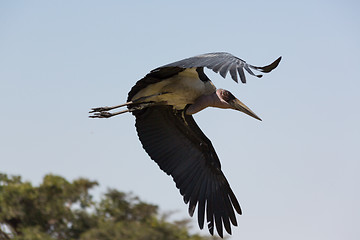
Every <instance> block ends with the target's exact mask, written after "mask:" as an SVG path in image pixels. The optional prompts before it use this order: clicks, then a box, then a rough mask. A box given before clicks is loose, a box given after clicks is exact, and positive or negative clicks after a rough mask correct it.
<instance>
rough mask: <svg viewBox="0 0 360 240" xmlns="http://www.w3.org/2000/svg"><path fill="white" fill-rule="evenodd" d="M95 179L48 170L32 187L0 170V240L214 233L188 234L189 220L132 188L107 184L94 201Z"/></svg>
mask: <svg viewBox="0 0 360 240" xmlns="http://www.w3.org/2000/svg"><path fill="white" fill-rule="evenodd" d="M97 185H98V183H97V182H96V181H90V180H88V179H84V178H79V179H76V180H74V181H73V182H69V181H67V180H66V179H64V178H62V177H60V176H55V175H51V174H49V175H46V176H45V177H44V179H43V182H42V183H41V184H40V185H39V186H38V187H34V186H32V184H31V183H30V182H26V181H25V182H23V181H22V180H21V177H20V176H8V175H6V174H1V173H0V240H6V239H16V240H50V239H51V240H53V239H67V240H68V239H79V240H93V239H99V240H110V239H111V240H113V239H127V240H140V239H141V240H155V239H156V240H165V239H166V240H208V239H218V238H216V237H205V236H200V235H198V234H191V233H190V232H189V221H187V220H184V221H175V222H170V221H168V220H167V217H164V216H159V213H158V207H157V206H156V205H152V204H148V203H145V202H142V201H141V200H140V199H139V198H138V197H136V196H133V195H132V194H126V193H123V192H120V191H118V190H115V189H109V190H108V191H107V192H106V193H105V194H104V196H103V197H102V199H101V200H100V202H95V201H93V196H92V195H91V194H90V193H89V190H90V189H92V188H93V187H95V186H97Z"/></svg>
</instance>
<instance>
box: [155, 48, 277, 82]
mask: <svg viewBox="0 0 360 240" xmlns="http://www.w3.org/2000/svg"><path fill="white" fill-rule="evenodd" d="M280 60H281V57H279V58H278V59H276V60H275V61H274V62H273V63H271V64H269V65H267V66H264V67H256V66H253V65H250V64H248V63H246V62H245V61H244V60H242V59H240V58H238V57H235V56H234V55H232V54H230V53H225V52H217V53H207V54H202V55H198V56H195V57H191V58H186V59H184V60H180V61H177V62H173V63H170V64H167V65H164V66H162V67H159V68H157V69H154V70H153V71H158V70H159V69H161V68H166V67H180V68H193V67H207V68H209V69H212V70H213V71H214V72H216V73H218V72H219V73H220V75H221V76H222V77H223V78H225V77H226V74H227V73H228V72H230V75H231V77H232V79H233V80H234V81H235V82H238V74H239V76H240V79H241V82H243V83H245V82H246V78H245V74H244V69H245V70H246V71H247V72H248V73H250V74H251V75H253V76H256V77H262V75H257V74H255V73H253V71H252V70H251V69H254V70H258V71H260V72H263V73H268V72H271V71H272V70H273V69H274V68H276V67H277V66H278V64H279V63H280Z"/></svg>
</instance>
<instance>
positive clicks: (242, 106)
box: [228, 98, 262, 121]
mask: <svg viewBox="0 0 360 240" xmlns="http://www.w3.org/2000/svg"><path fill="white" fill-rule="evenodd" d="M228 103H229V104H230V105H231V107H233V109H235V110H238V111H241V112H243V113H246V114H247V115H249V116H251V117H253V118H256V119H257V120H260V121H262V120H261V118H259V117H258V116H257V115H256V114H255V113H254V112H253V111H251V109H250V108H248V107H247V106H246V105H245V104H243V103H242V102H241V101H240V100H239V99H237V98H235V99H233V100H231V101H229V102H228Z"/></svg>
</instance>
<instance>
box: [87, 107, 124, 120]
mask: <svg viewBox="0 0 360 240" xmlns="http://www.w3.org/2000/svg"><path fill="white" fill-rule="evenodd" d="M93 109H94V108H93ZM95 109H101V108H95ZM126 112H129V109H126V110H123V111H119V112H114V113H111V112H107V111H100V110H99V111H92V112H90V113H94V114H93V115H90V116H89V118H110V117H113V116H116V115H119V114H122V113H126Z"/></svg>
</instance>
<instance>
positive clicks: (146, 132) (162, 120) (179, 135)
mask: <svg viewBox="0 0 360 240" xmlns="http://www.w3.org/2000/svg"><path fill="white" fill-rule="evenodd" d="M183 112H184V110H181V111H179V110H174V109H173V108H172V106H155V107H149V108H146V109H143V110H141V111H138V112H134V115H135V116H136V124H135V126H136V129H137V132H138V136H139V139H140V141H141V143H142V145H143V148H144V149H145V151H146V152H147V153H148V154H149V156H150V157H151V158H152V159H153V160H154V161H155V162H156V163H157V164H158V165H159V167H160V168H161V169H162V170H163V171H164V172H166V173H167V174H168V175H171V176H172V177H173V180H174V182H175V183H176V187H177V188H178V189H179V190H180V193H181V195H183V197H184V201H185V203H189V214H190V216H192V215H193V213H194V210H195V208H196V206H197V207H198V223H199V227H200V228H201V229H202V228H203V226H204V218H205V210H206V216H207V223H208V228H209V231H210V233H211V234H213V232H214V223H215V225H216V229H217V232H218V234H219V235H220V236H221V237H222V236H223V226H224V227H225V229H226V231H227V232H228V233H229V234H231V224H230V222H231V223H232V224H233V225H234V226H237V221H236V217H235V212H234V209H235V210H236V212H238V213H239V214H241V208H240V205H239V203H238V201H237V199H236V197H235V195H234V193H233V192H232V190H231V188H230V185H229V183H228V181H227V180H226V178H225V176H224V174H223V173H222V171H221V166H220V161H219V159H218V157H217V155H216V152H215V150H214V148H213V146H212V144H211V142H210V140H209V139H208V138H207V137H206V136H205V135H204V134H203V132H202V131H201V130H200V128H199V127H198V126H197V124H196V122H195V121H194V119H193V117H192V116H191V115H186V114H183Z"/></svg>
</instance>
